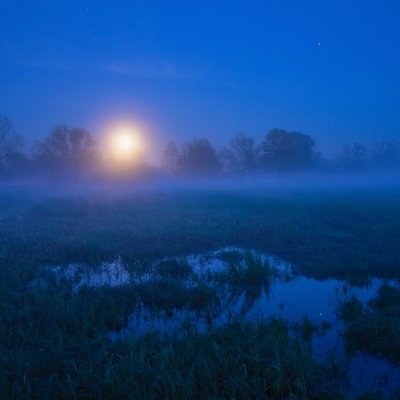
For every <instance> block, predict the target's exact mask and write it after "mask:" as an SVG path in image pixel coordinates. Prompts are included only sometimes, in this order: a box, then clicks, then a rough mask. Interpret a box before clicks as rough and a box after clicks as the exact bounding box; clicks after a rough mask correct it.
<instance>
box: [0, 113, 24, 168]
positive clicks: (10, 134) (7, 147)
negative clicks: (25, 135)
mask: <svg viewBox="0 0 400 400" xmlns="http://www.w3.org/2000/svg"><path fill="white" fill-rule="evenodd" d="M22 144H23V141H22V138H21V137H20V136H19V135H17V134H16V133H15V131H14V128H13V125H12V122H11V120H10V119H8V118H7V117H0V170H1V169H3V168H4V167H5V166H6V164H7V162H8V159H9V158H10V157H11V155H12V154H14V153H15V152H16V151H18V149H19V148H20V147H21V146H22Z"/></svg>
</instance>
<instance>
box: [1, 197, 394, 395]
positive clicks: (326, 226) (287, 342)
mask: <svg viewBox="0 0 400 400" xmlns="http://www.w3.org/2000/svg"><path fill="white" fill-rule="evenodd" d="M13 199H14V198H13ZM399 200H400V196H399V193H398V192H396V191H390V192H386V193H371V192H369V193H360V192H359V193H352V194H349V193H341V194H338V193H336V194H331V195H327V194H321V193H303V194H299V193H297V194H290V193H289V194H288V193H283V194H282V193H281V194H279V195H278V194H271V193H269V194H268V193H264V194H254V193H253V194H251V193H247V194H241V195H240V194H235V193H233V192H226V193H221V192H219V193H205V192H202V193H194V194H193V193H186V194H184V193H180V194H179V195H173V194H168V195H167V194H157V195H154V194H146V195H137V196H133V197H129V198H127V197H125V198H123V197H121V198H119V199H115V198H110V197H97V198H58V199H43V200H40V201H33V200H30V199H24V200H21V199H19V200H18V201H14V200H12V201H6V200H3V201H2V202H1V204H2V210H1V220H0V397H1V398H5V399H21V398H26V399H30V398H36V399H47V398H82V399H97V398H103V399H109V398H132V399H142V398H143V399H152V398H154V399H156V398H163V399H165V398H166V399H185V398H187V399H189V398H191V399H196V398H198V399H200V398H208V399H222V398H229V399H246V398H249V399H250V398H251V399H254V398H261V399H262V398H265V399H331V398H341V397H340V396H339V395H338V393H337V391H338V389H337V388H338V385H337V381H338V379H339V376H338V375H337V373H335V370H334V368H333V369H332V368H330V367H328V366H317V365H316V364H315V362H314V361H312V359H311V356H310V354H309V346H308V345H307V344H306V343H304V340H305V339H309V336H310V335H309V334H304V332H306V333H307V332H312V329H311V328H310V327H309V326H306V327H305V328H304V329H300V328H298V329H297V331H298V332H303V334H301V335H300V336H301V337H297V336H296V335H295V334H289V327H288V326H287V325H286V324H285V323H284V322H282V321H276V320H273V321H269V322H260V323H258V324H257V323H255V324H239V323H237V324H233V325H229V326H226V327H224V328H221V329H212V330H211V331H209V332H208V333H206V334H203V335H200V334H196V333H191V334H190V335H189V334H188V335H187V336H186V337H181V338H180V339H179V340H178V339H173V338H172V339H170V340H167V339H166V338H161V337H160V336H159V335H156V334H154V335H150V336H148V337H146V338H135V337H134V336H132V338H131V339H129V340H128V341H125V342H117V343H112V342H111V341H110V340H109V337H108V333H109V332H110V331H118V330H120V329H121V328H123V327H124V326H125V325H126V324H127V322H128V320H129V318H130V316H131V315H132V313H133V312H134V310H135V309H136V307H138V301H139V300H140V301H141V302H142V303H145V304H147V306H148V307H155V308H160V307H161V308H163V307H164V309H165V310H169V309H171V308H179V307H184V306H185V307H189V308H190V309H191V310H196V309H198V308H201V307H204V306H207V304H209V302H210V301H215V299H216V294H215V291H213V290H212V289H210V288H209V287H207V285H205V286H204V285H199V286H198V287H194V288H185V287H184V286H182V285H181V284H180V283H179V278H180V277H186V276H188V275H189V274H190V270H189V269H188V268H187V267H185V266H184V265H177V264H173V265H172V264H171V265H163V266H161V268H160V271H159V273H160V275H161V279H160V281H159V282H158V283H157V285H158V286H157V287H152V286H151V285H150V284H147V285H146V284H143V285H141V286H135V285H126V286H121V287H118V288H110V287H101V288H98V289H90V288H84V287H83V288H81V289H80V290H79V291H78V292H77V293H75V292H74V291H73V290H72V288H71V284H70V283H68V282H66V281H65V282H64V281H63V282H61V283H59V284H58V285H56V284H54V285H50V286H49V287H45V288H39V287H33V288H32V287H30V286H29V282H31V281H32V280H33V279H34V278H35V277H36V276H37V273H38V271H39V270H41V269H42V268H43V267H44V266H46V265H54V264H65V263H69V262H73V261H74V262H86V263H89V264H92V265H96V264H98V263H99V262H102V261H104V260H113V259H115V258H116V257H117V256H121V258H122V260H123V261H124V262H126V263H127V264H128V266H129V268H130V269H131V270H135V269H137V270H139V269H140V270H143V271H145V270H146V268H147V266H148V263H149V262H150V261H153V260H155V259H156V258H159V257H165V256H178V255H185V254H190V253H194V252H200V251H205V250H211V249H215V248H218V247H222V246H225V245H234V246H241V247H245V248H254V249H257V250H261V251H266V252H270V253H274V254H276V255H278V256H280V257H282V258H283V259H286V260H288V261H292V262H294V263H295V264H296V266H297V269H298V271H299V272H302V273H304V274H306V275H309V276H315V277H318V278H321V279H322V278H326V277H329V276H335V277H340V278H346V279H363V278H365V277H367V276H371V275H376V276H384V277H397V278H399V277H400V272H399V268H398V249H399V248H400V234H399V232H400V229H399V227H400V201H399ZM253 267H254V268H253ZM236 272H239V273H240V274H242V275H241V276H242V278H246V279H247V281H248V283H252V282H253V281H255V280H256V281H257V280H258V279H257V277H259V276H261V275H262V276H267V277H268V276H269V272H268V268H267V266H264V265H261V264H259V263H258V264H257V263H255V264H254V265H253V266H252V268H251V269H249V270H244V271H242V270H239V271H236ZM235 276H236V275H235ZM254 277H256V278H254ZM246 279H245V280H246ZM239 286H240V285H239ZM253 286H254V285H253ZM263 290H265V288H264V289H263ZM250 297H251V296H250ZM374 307H375V308H374V311H373V312H372V313H371V315H372V317H373V318H374V320H375V319H376V318H381V317H382V318H385V321H389V320H390V321H391V323H392V324H393V328H390V330H389V332H390V335H392V334H394V335H397V339H395V340H392V341H391V342H388V343H390V347H388V352H389V348H392V349H396V348H397V347H396V346H397V344H396V343H398V337H400V335H399V334H398V330H396V329H398V320H399V317H398V314H394V315H393V314H392V311H390V312H389V310H388V309H386V308H385V306H379V305H378V303H377V304H376V306H374ZM363 313H364V311H363ZM354 314H355V315H357V310H355V313H354ZM351 315H352V314H351V313H350V317H351V318H353V317H352V316H351ZM363 315H364V314H363ZM364 317H366V318H369V317H368V315H364ZM385 321H383V322H381V321H380V322H379V324H378V325H377V326H379V327H380V326H381V325H383V326H389V325H388V324H387V323H385ZM396 324H397V325H396ZM355 326H356V325H355ZM390 326H392V325H390ZM396 326H397V328H396ZM370 327H371V325H370V324H366V326H365V328H364V329H370ZM391 329H394V330H393V331H392V330H391ZM358 332H359V330H357V335H358ZM385 335H386V333H385ZM384 337H387V336H384ZM391 337H392V336H391ZM393 337H394V336H393ZM378 338H379V336H378ZM396 340H397V342H396ZM377 343H381V342H377ZM375 346H376V344H375ZM371 350H373V349H371ZM380 351H382V350H381V349H380ZM396 351H397V350H396ZM382 352H384V351H382ZM395 354H397V353H395Z"/></svg>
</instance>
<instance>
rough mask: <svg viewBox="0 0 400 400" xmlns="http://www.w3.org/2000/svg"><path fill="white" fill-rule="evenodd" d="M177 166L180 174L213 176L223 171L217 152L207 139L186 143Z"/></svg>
mask: <svg viewBox="0 0 400 400" xmlns="http://www.w3.org/2000/svg"><path fill="white" fill-rule="evenodd" d="M177 165H178V170H179V171H180V172H182V173H188V174H194V175H213V174H216V173H218V172H219V171H220V170H221V164H220V162H219V160H218V157H217V154H216V151H215V149H214V148H213V147H212V146H211V144H210V142H209V141H208V140H207V139H194V140H192V141H190V142H188V143H186V144H185V145H184V147H183V150H182V153H181V155H180V156H179V158H178V164H177Z"/></svg>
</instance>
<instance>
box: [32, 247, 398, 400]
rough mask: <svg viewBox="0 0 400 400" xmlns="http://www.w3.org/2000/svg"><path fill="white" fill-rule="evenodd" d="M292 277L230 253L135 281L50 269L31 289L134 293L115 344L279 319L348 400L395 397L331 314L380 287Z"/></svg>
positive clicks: (385, 377)
mask: <svg viewBox="0 0 400 400" xmlns="http://www.w3.org/2000/svg"><path fill="white" fill-rule="evenodd" d="M292 269H293V268H292V266H291V265H290V264H289V263H287V262H283V261H282V260H279V259H278V258H276V257H273V256H269V255H264V254H260V253H257V252H255V251H249V250H246V251H244V250H243V249H238V248H234V247H227V248H223V249H220V250H216V251H213V252H208V253H205V254H200V255H191V256H188V257H175V258H165V259H162V260H159V261H157V262H155V263H153V264H151V265H148V267H147V269H145V272H142V273H140V274H139V273H133V272H130V271H132V270H134V269H132V268H130V270H128V268H127V267H126V266H125V265H124V264H123V262H122V261H121V260H120V259H116V260H115V261H113V262H111V263H103V264H101V265H100V266H99V267H98V268H96V269H92V268H89V267H87V266H82V265H76V264H73V265H69V266H66V267H52V268H50V269H48V270H47V272H46V273H45V275H43V276H41V277H39V278H38V279H36V280H35V282H34V283H32V285H33V286H46V285H48V284H49V283H48V282H49V280H46V279H47V278H48V277H49V276H51V277H52V279H53V283H55V284H57V283H60V282H61V281H63V280H67V281H69V282H70V283H71V286H72V289H73V290H74V291H75V292H77V291H78V290H79V289H80V288H81V287H82V286H84V285H87V286H91V287H101V286H103V285H110V286H120V285H134V288H135V292H136V295H137V298H138V302H137V304H136V306H135V308H134V310H132V317H131V318H130V321H129V323H128V324H127V326H126V327H125V328H123V329H122V330H120V331H118V332H110V339H111V340H112V341H115V340H124V339H126V338H127V337H129V336H131V335H144V334H147V333H153V332H159V333H160V334H161V335H165V336H173V337H179V336H185V335H188V334H191V333H193V332H206V331H207V330H210V329H212V328H215V327H218V326H222V325H224V324H227V323H229V322H232V321H235V320H243V321H245V320H257V319H258V320H262V319H267V318H269V317H278V318H282V319H283V320H285V321H288V322H289V323H290V324H291V326H292V327H293V332H294V334H296V335H298V336H299V337H300V338H301V339H302V340H307V341H308V342H309V346H310V351H311V353H312V355H313V357H314V358H315V359H316V360H317V361H321V362H326V361H327V360H328V359H333V360H334V363H335V365H336V368H338V369H339V371H342V372H343V374H344V376H345V378H344V379H345V381H346V382H345V388H344V389H343V390H344V392H346V391H347V392H348V393H349V396H350V397H354V396H355V395H359V394H361V393H362V392H363V391H365V390H370V389H377V388H378V389H382V391H383V392H384V393H385V394H387V395H389V396H394V393H395V390H396V389H398V388H399V382H400V367H399V366H398V365H394V364H391V363H390V362H388V361H387V360H385V359H383V358H379V357H373V356H370V355H367V354H348V353H347V352H346V347H345V343H344V340H343V332H344V329H345V325H344V322H343V321H342V320H341V319H340V318H339V317H338V315H337V312H336V311H337V307H338V304H340V303H341V302H344V301H346V300H349V299H351V298H352V297H353V296H355V297H356V298H358V299H359V300H360V301H361V302H362V303H363V304H364V305H365V306H367V304H368V302H369V301H370V300H371V299H372V298H374V297H376V295H377V291H378V289H379V288H380V287H381V285H382V284H383V283H384V282H383V281H382V280H380V279H371V280H370V281H369V282H368V284H367V285H365V286H351V285H349V284H348V283H346V282H343V281H339V280H335V279H327V280H325V281H318V280H316V279H312V278H306V277H302V276H294V275H293V273H292ZM46 274H47V275H46ZM386 284H388V285H396V283H395V282H392V281H389V282H386Z"/></svg>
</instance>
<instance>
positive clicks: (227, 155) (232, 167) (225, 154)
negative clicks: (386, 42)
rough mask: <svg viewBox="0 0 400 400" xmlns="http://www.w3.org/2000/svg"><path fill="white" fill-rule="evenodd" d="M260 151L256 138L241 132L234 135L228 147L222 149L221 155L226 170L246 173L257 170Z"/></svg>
mask: <svg viewBox="0 0 400 400" xmlns="http://www.w3.org/2000/svg"><path fill="white" fill-rule="evenodd" d="M259 153H260V149H259V147H258V146H257V145H256V143H255V140H254V138H252V137H251V136H247V135H245V134H244V133H242V132H240V133H238V134H237V135H235V136H234V137H233V139H232V140H231V142H230V146H229V147H228V148H224V149H222V151H221V153H220V157H221V160H222V164H223V166H224V169H225V170H227V171H232V172H237V173H245V172H254V171H255V169H256V168H257V164H258V159H259Z"/></svg>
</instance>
